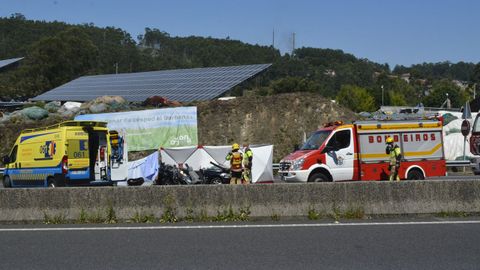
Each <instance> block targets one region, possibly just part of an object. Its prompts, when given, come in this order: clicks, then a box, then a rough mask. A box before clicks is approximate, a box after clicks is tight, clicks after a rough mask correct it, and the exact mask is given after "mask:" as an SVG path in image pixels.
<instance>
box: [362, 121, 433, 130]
mask: <svg viewBox="0 0 480 270" xmlns="http://www.w3.org/2000/svg"><path fill="white" fill-rule="evenodd" d="M441 126H442V123H441V122H434V123H422V122H420V123H404V124H384V123H378V124H367V125H358V129H361V130H374V129H408V128H438V127H441Z"/></svg>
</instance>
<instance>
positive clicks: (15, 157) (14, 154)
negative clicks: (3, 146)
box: [10, 145, 18, 163]
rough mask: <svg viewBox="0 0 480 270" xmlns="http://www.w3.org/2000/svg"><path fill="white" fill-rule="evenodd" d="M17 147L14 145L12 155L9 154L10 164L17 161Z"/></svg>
mask: <svg viewBox="0 0 480 270" xmlns="http://www.w3.org/2000/svg"><path fill="white" fill-rule="evenodd" d="M17 148H18V147H17V145H15V147H13V149H12V153H10V162H12V163H13V162H15V161H17Z"/></svg>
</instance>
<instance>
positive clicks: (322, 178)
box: [308, 172, 330, 182]
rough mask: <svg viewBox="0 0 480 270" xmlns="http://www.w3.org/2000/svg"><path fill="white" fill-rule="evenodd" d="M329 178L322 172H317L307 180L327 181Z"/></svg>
mask: <svg viewBox="0 0 480 270" xmlns="http://www.w3.org/2000/svg"><path fill="white" fill-rule="evenodd" d="M329 181H330V179H329V178H328V176H326V175H325V174H324V173H321V172H317V173H314V174H312V175H311V176H310V177H309V178H308V182H329Z"/></svg>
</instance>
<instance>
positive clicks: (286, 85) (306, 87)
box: [271, 77, 320, 94]
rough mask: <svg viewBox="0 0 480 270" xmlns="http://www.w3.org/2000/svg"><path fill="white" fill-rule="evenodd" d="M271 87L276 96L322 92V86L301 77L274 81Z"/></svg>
mask: <svg viewBox="0 0 480 270" xmlns="http://www.w3.org/2000/svg"><path fill="white" fill-rule="evenodd" d="M271 87H272V89H273V93H274V94H281V93H290V92H318V91H320V86H319V85H318V84H317V83H316V82H314V81H312V80H309V79H305V78H300V77H286V78H283V79H279V80H276V81H273V82H272V84H271Z"/></svg>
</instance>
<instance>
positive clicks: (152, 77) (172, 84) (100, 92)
mask: <svg viewBox="0 0 480 270" xmlns="http://www.w3.org/2000/svg"><path fill="white" fill-rule="evenodd" d="M269 66H271V64H259V65H244V66H230V67H212V68H194V69H176V70H161V71H150V72H138V73H123V74H109V75H95V76H84V77H80V78H78V79H76V80H73V81H71V82H68V83H66V84H64V85H61V86H59V87H57V88H54V89H52V90H50V91H48V92H45V93H43V94H41V95H39V96H37V97H35V98H33V100H43V101H51V100H58V101H89V100H92V99H95V98H97V97H99V96H105V95H107V96H122V97H123V98H125V99H126V100H127V101H144V100H145V99H147V98H148V97H151V96H162V97H166V98H167V99H169V100H177V101H180V102H189V101H194V100H199V101H201V100H210V99H213V98H216V97H219V96H221V95H222V94H224V93H225V92H227V91H228V90H230V89H232V88H233V87H235V86H237V85H238V84H240V83H242V82H244V81H245V80H247V79H249V78H251V77H253V76H255V75H257V74H258V73H260V72H262V71H263V70H265V69H267V68H268V67H269Z"/></svg>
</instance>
